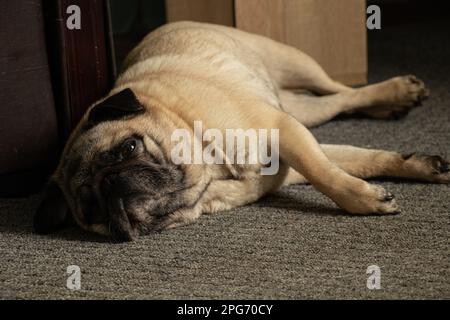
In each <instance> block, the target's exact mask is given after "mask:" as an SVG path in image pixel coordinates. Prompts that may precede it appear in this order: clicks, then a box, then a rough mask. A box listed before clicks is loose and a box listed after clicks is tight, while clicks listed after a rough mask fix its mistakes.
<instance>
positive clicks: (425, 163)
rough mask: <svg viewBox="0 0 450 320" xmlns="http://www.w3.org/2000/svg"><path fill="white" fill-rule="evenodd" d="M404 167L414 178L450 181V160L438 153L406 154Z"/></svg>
mask: <svg viewBox="0 0 450 320" xmlns="http://www.w3.org/2000/svg"><path fill="white" fill-rule="evenodd" d="M403 158H404V159H405V162H404V164H403V167H404V168H405V170H407V172H410V175H411V176H412V177H413V178H418V179H422V180H425V181H430V182H436V183H450V162H449V161H447V160H445V159H444V158H442V157H441V156H437V155H425V154H420V153H413V154H409V155H404V156H403Z"/></svg>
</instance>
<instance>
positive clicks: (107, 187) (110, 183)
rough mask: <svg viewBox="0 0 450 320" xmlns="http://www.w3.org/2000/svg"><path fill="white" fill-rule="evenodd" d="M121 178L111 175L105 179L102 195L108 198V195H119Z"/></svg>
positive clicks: (102, 185)
mask: <svg viewBox="0 0 450 320" xmlns="http://www.w3.org/2000/svg"><path fill="white" fill-rule="evenodd" d="M119 180H120V179H119V176H118V175H117V174H115V173H111V174H109V175H107V176H105V177H104V178H103V181H102V184H101V190H102V193H103V194H104V195H105V196H106V197H107V196H108V195H112V194H117V192H118V187H119V186H120V181H119Z"/></svg>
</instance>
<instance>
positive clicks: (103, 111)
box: [88, 88, 145, 126]
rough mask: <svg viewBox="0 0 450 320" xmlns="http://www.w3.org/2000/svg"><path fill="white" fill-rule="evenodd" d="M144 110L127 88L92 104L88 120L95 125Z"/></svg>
mask: <svg viewBox="0 0 450 320" xmlns="http://www.w3.org/2000/svg"><path fill="white" fill-rule="evenodd" d="M144 111H145V109H144V107H143V106H142V105H141V103H140V102H139V100H138V99H137V98H136V95H135V94H134V92H133V91H132V90H131V89H129V88H127V89H124V90H122V91H120V92H119V93H116V94H114V95H112V96H110V97H109V98H107V99H105V100H104V101H102V102H100V103H99V104H97V105H96V106H94V107H93V108H92V109H91V111H90V112H89V117H88V122H89V124H90V125H91V126H95V125H96V124H98V123H101V122H103V121H113V120H120V119H123V118H127V117H130V116H135V115H138V114H141V113H143V112H144Z"/></svg>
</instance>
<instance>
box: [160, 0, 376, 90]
mask: <svg viewBox="0 0 450 320" xmlns="http://www.w3.org/2000/svg"><path fill="white" fill-rule="evenodd" d="M365 12H366V3H365V0H339V1H336V0H166V13H167V19H168V21H169V22H172V21H179V20H193V21H202V22H212V23H217V24H223V25H228V26H235V27H237V28H239V29H242V30H245V31H249V32H253V33H258V34H262V35H265V36H268V37H270V38H273V39H275V40H278V41H280V42H283V43H286V44H289V45H291V46H294V47H296V48H299V49H301V50H303V51H304V52H306V53H308V54H309V55H311V56H312V57H313V58H315V59H316V60H317V61H318V62H319V63H320V64H321V65H322V67H323V68H324V69H325V70H326V71H327V72H328V73H329V74H330V75H331V77H332V78H334V79H336V80H338V81H341V82H344V83H346V84H350V85H355V84H364V83H366V82H367V36H366V13H365Z"/></svg>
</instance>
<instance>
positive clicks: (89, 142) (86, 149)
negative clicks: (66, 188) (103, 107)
mask: <svg viewBox="0 0 450 320" xmlns="http://www.w3.org/2000/svg"><path fill="white" fill-rule="evenodd" d="M136 131H137V130H134V129H133V128H132V127H131V126H130V125H129V124H126V123H125V122H120V121H113V122H108V123H102V124H99V125H97V126H95V127H93V128H90V129H88V130H84V131H83V130H82V129H80V131H79V132H78V134H77V135H76V136H75V137H74V138H73V140H72V143H71V145H69V146H67V148H66V149H65V150H64V154H63V156H62V158H61V163H60V167H59V174H60V176H61V177H60V178H61V180H67V179H71V178H73V176H75V175H76V174H77V175H80V176H83V175H85V174H87V172H85V171H86V170H88V168H87V166H88V164H89V163H90V162H92V161H93V160H94V159H95V158H96V156H97V155H98V154H99V153H102V152H104V151H107V150H110V149H112V148H113V147H114V146H116V145H118V144H120V143H121V142H123V141H124V140H125V139H127V138H128V137H130V136H132V135H133V134H137V133H138V132H136Z"/></svg>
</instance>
